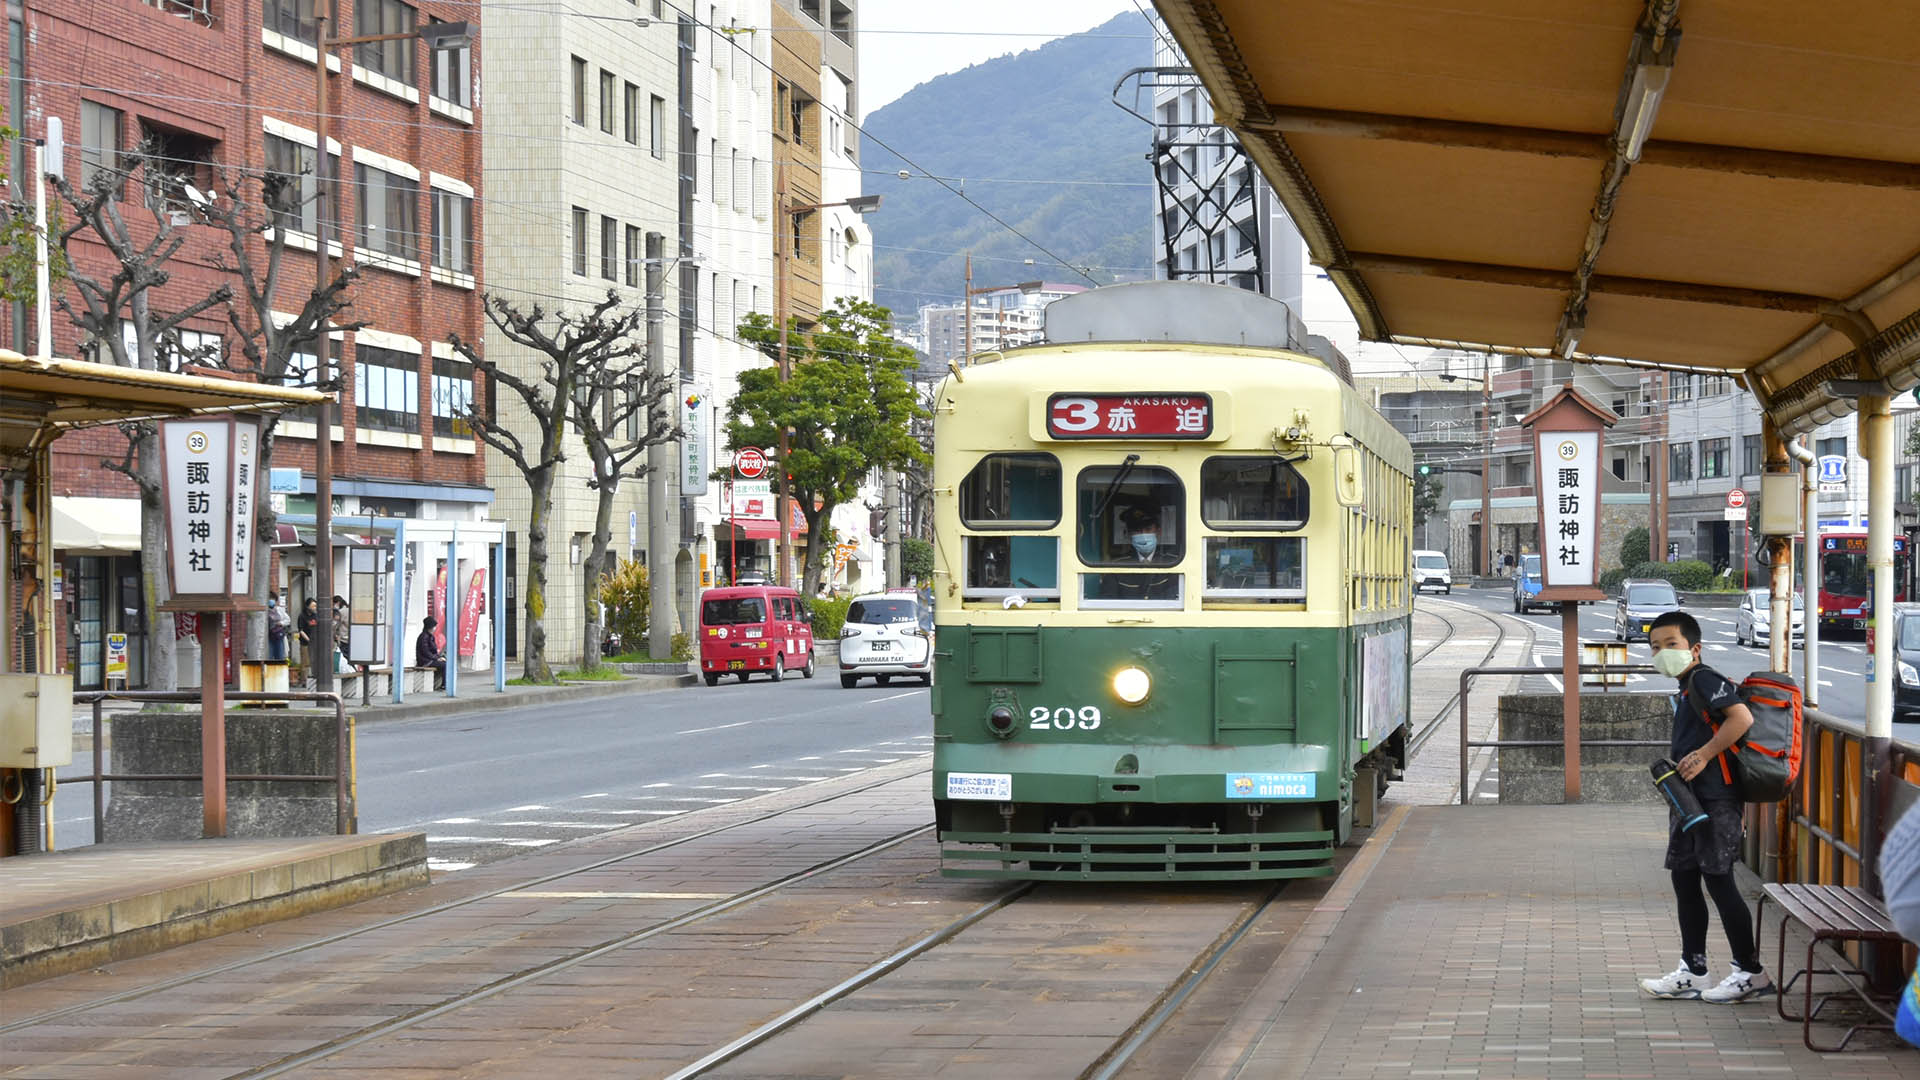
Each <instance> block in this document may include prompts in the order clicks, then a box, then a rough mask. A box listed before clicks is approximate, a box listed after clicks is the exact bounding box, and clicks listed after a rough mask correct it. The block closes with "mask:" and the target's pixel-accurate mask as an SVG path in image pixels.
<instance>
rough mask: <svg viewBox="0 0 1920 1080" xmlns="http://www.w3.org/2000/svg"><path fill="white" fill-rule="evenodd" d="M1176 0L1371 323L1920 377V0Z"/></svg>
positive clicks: (1245, 134) (1760, 366)
mask: <svg viewBox="0 0 1920 1080" xmlns="http://www.w3.org/2000/svg"><path fill="white" fill-rule="evenodd" d="M1155 6H1156V7H1157V8H1158V9H1159V10H1160V13H1161V14H1162V15H1163V16H1164V17H1165V19H1166V21H1167V25H1168V27H1169V29H1170V30H1171V31H1172V33H1173V36H1174V38H1175V39H1177V41H1178V42H1179V44H1180V46H1181V47H1182V49H1183V50H1184V51H1185V52H1186V54H1187V56H1188V58H1189V62H1190V63H1191V64H1192V65H1193V67H1194V69H1195V70H1196V72H1197V73H1198V75H1199V78H1200V81H1201V83H1202V84H1203V85H1204V86H1205V88H1206V89H1207V91H1208V93H1209V95H1210V96H1211V98H1212V101H1213V106H1214V109H1215V112H1216V114H1217V115H1218V117H1219V118H1220V120H1221V122H1222V123H1225V124H1226V125H1227V126H1228V127H1229V128H1231V129H1232V130H1233V131H1234V132H1235V133H1236V134H1237V135H1238V136H1239V137H1240V140H1241V142H1242V143H1243V144H1244V145H1245V146H1246V148H1247V152H1248V153H1249V155H1250V156H1251V157H1252V158H1253V160H1254V161H1255V162H1256V163H1257V165H1258V166H1259V168H1260V169H1261V171H1262V172H1263V173H1265V174H1266V176H1267V178H1268V179H1269V180H1270V181H1271V182H1272V184H1273V186H1274V188H1275V190H1276V192H1277V193H1278V194H1279V196H1280V198H1281V200H1282V201H1283V202H1284V203H1285V205H1286V207H1287V210H1288V212H1289V213H1290V215H1291V216H1292V218H1293V220H1294V222H1295V223H1296V224H1297V225H1298V226H1299V227H1300V229H1301V231H1302V233H1303V234H1304V235H1305V236H1306V240H1307V244H1308V247H1309V249H1310V252H1311V256H1312V259H1313V261H1314V262H1315V263H1316V264H1318V265H1320V266H1322V267H1324V268H1325V269H1326V271H1327V273H1328V275H1329V276H1330V277H1331V279H1332V281H1333V283H1334V284H1335V285H1336V286H1337V287H1338V288H1339V289H1340V291H1341V293H1342V294H1343V295H1344V296H1345V297H1346V300H1347V302H1348V304H1349V306H1350V307H1351V308H1352V309H1353V313H1354V316H1355V318H1356V319H1357V321H1358V322H1359V326H1360V331H1361V334H1362V335H1363V336H1364V337H1366V338H1368V339H1371V340H1378V341H1393V342H1397V343H1401V344H1411V345H1435V346H1452V347H1462V348H1469V349H1492V350H1494V351H1500V352H1511V353H1521V354H1526V355H1531V356H1535V357H1542V358H1544V357H1550V356H1563V357H1568V358H1571V359H1574V360H1581V361H1596V360H1602V359H1605V360H1609V361H1613V360H1624V361H1626V362H1630V363H1639V364H1644V365H1649V366H1655V367H1660V368H1665V369H1670V370H1693V371H1712V372H1716V373H1718V372H1726V373H1733V374H1736V375H1739V376H1741V377H1742V378H1743V380H1744V381H1745V383H1746V384H1747V386H1748V387H1749V389H1751V390H1752V391H1753V392H1754V393H1755V394H1756V396H1758V397H1759V399H1760V402H1761V405H1762V407H1763V408H1765V409H1766V410H1767V412H1768V414H1769V415H1770V416H1772V417H1773V419H1774V420H1775V421H1776V422H1778V423H1779V424H1780V425H1781V426H1782V428H1783V430H1786V431H1789V432H1798V431H1804V430H1806V429H1808V428H1811V427H1813V426H1814V425H1816V424H1818V423H1820V422H1822V421H1824V420H1827V419H1831V418H1832V417H1834V416H1837V415H1840V414H1842V413H1844V412H1847V411H1851V410H1852V408H1853V407H1854V404H1853V401H1852V399H1851V398H1850V397H1848V396H1845V395H1846V394H1848V393H1858V392H1859V391H1860V388H1859V387H1844V386H1842V387H1835V386H1833V385H1831V384H1830V380H1833V379H1875V380H1884V381H1885V382H1886V383H1887V384H1888V386H1889V387H1890V388H1891V389H1894V390H1903V389H1905V388H1907V387H1909V386H1912V385H1914V384H1916V383H1917V382H1920V94H1916V93H1914V87H1915V86H1916V85H1920V64H1916V62H1915V53H1914V52H1913V42H1914V41H1916V40H1920V5H1914V4H1862V5H1848V6H1845V7H1844V8H1841V7H1832V6H1820V5H1807V4H1805V3H1804V2H1797V3H1788V2H1785V0H1645V2H1634V0H1527V2H1524V3H1522V2H1517V0H1454V2H1452V3H1448V4H1444V5H1432V4H1404V3H1401V4H1387V3H1381V2H1379V0H1155ZM1636 144H1637V145H1636ZM1629 152H1631V153H1632V155H1633V157H1634V158H1636V159H1637V160H1629ZM1861 316H1864V317H1865V318H1864V320H1863V319H1862V318H1861Z"/></svg>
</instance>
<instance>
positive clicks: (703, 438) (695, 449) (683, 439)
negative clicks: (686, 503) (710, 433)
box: [680, 385, 713, 495]
mask: <svg viewBox="0 0 1920 1080" xmlns="http://www.w3.org/2000/svg"><path fill="white" fill-rule="evenodd" d="M682 389H684V390H685V391H686V396H684V397H682V398H681V399H680V431H681V436H680V493H681V494H682V495H705V494H706V493H707V473H708V472H709V471H711V470H712V468H713V463H712V462H710V461H708V460H707V395H706V394H705V393H704V392H702V391H701V390H699V389H698V388H696V387H694V386H691V385H687V386H683V387H682Z"/></svg>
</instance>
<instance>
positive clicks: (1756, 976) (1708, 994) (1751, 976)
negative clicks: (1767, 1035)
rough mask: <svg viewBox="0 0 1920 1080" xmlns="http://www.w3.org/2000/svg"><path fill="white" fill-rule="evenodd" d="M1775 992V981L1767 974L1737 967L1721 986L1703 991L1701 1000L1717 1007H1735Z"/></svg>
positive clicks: (1721, 981)
mask: <svg viewBox="0 0 1920 1080" xmlns="http://www.w3.org/2000/svg"><path fill="white" fill-rule="evenodd" d="M1773 991H1774V986H1773V980H1772V979H1770V978H1768V977H1767V973H1766V972H1764V971H1741V970H1740V968H1739V967H1738V966H1735V967H1734V969H1733V973H1732V974H1730V975H1728V976H1727V977H1726V978H1724V979H1721V980H1720V985H1718V986H1714V987H1709V988H1708V989H1706V990H1702V991H1701V992H1700V1000H1702V1001H1711V1002H1713V1003H1714V1004H1715V1005H1735V1004H1738V1003H1740V1002H1742V1001H1751V1000H1753V999H1754V998H1757V997H1765V996H1767V995H1768V994H1771V993H1773Z"/></svg>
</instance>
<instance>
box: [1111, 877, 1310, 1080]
mask: <svg viewBox="0 0 1920 1080" xmlns="http://www.w3.org/2000/svg"><path fill="white" fill-rule="evenodd" d="M1285 887H1286V882H1280V883H1278V884H1276V885H1274V886H1273V888H1271V889H1269V890H1268V891H1267V895H1266V896H1265V897H1264V898H1262V899H1261V901H1260V902H1259V903H1258V904H1256V905H1254V907H1253V908H1252V910H1250V911H1248V912H1247V913H1246V914H1245V915H1244V916H1242V917H1241V919H1240V923H1239V925H1237V926H1235V927H1233V928H1232V929H1231V930H1229V931H1228V932H1227V934H1226V936H1225V937H1223V938H1221V939H1219V940H1218V941H1215V942H1214V944H1213V948H1212V949H1210V950H1209V951H1208V953H1207V956H1206V958H1205V959H1204V960H1203V961H1201V962H1200V964H1199V965H1198V966H1197V967H1194V968H1192V969H1191V970H1189V971H1188V972H1187V976H1186V978H1184V979H1182V980H1181V981H1180V984H1179V985H1178V986H1177V987H1175V988H1174V990H1173V992H1172V993H1169V994H1168V995H1166V996H1165V997H1164V998H1162V999H1161V1000H1160V1004H1159V1007H1158V1008H1156V1009H1154V1011H1153V1013H1152V1014H1151V1015H1149V1016H1148V1017H1147V1018H1146V1020H1144V1021H1142V1022H1141V1023H1140V1024H1139V1025H1137V1026H1136V1027H1134V1029H1133V1030H1132V1031H1131V1032H1129V1033H1128V1035H1127V1037H1126V1039H1125V1041H1123V1042H1121V1043H1120V1044H1119V1045H1117V1046H1116V1047H1114V1048H1113V1049H1112V1050H1110V1051H1108V1052H1107V1055H1106V1056H1105V1057H1102V1058H1100V1059H1098V1060H1096V1061H1095V1062H1094V1063H1093V1064H1092V1065H1090V1066H1088V1067H1087V1069H1086V1070H1085V1071H1083V1072H1082V1073H1081V1074H1080V1075H1081V1077H1083V1078H1087V1080H1113V1077H1116V1076H1118V1075H1120V1072H1121V1071H1122V1070H1123V1069H1125V1068H1126V1067H1127V1066H1128V1065H1129V1064H1131V1063H1132V1062H1133V1057H1134V1055H1135V1054H1138V1053H1139V1052H1140V1050H1141V1048H1142V1047H1144V1046H1146V1045H1147V1043H1149V1042H1151V1041H1152V1040H1153V1037H1154V1036H1155V1035H1158V1034H1159V1033H1160V1029H1161V1028H1163V1027H1165V1026H1166V1023H1167V1021H1168V1020H1171V1019H1173V1015H1174V1014H1175V1013H1177V1012H1179V1011H1180V1007H1181V1006H1182V1005H1185V1004H1186V1003H1187V999H1188V998H1190V997H1192V996H1193V992H1194V991H1195V990H1198V989H1200V984H1201V983H1204V982H1206V981H1207V977H1208V976H1210V975H1212V974H1213V970H1214V969H1215V968H1217V967H1219V966H1220V961H1222V960H1224V959H1226V956H1227V954H1228V953H1229V952H1231V951H1233V948H1234V946H1236V945H1238V944H1240V941H1241V939H1242V938H1244V937H1246V936H1247V931H1249V930H1251V929H1253V924H1254V923H1256V922H1258V921H1259V919H1260V916H1262V915H1264V914H1266V911H1267V909H1268V908H1269V907H1272V906H1273V902H1274V901H1275V900H1277V899H1279V897H1280V893H1281V891H1282V890H1283V889H1284V888H1285Z"/></svg>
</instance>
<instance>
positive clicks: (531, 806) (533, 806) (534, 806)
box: [500, 803, 553, 814]
mask: <svg viewBox="0 0 1920 1080" xmlns="http://www.w3.org/2000/svg"><path fill="white" fill-rule="evenodd" d="M551 809H553V807H551V806H546V805H543V804H541V803H528V804H527V805H525V806H509V807H507V808H506V809H505V810H502V811H500V812H501V813H503V814H524V813H526V812H527V811H529V810H551Z"/></svg>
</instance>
